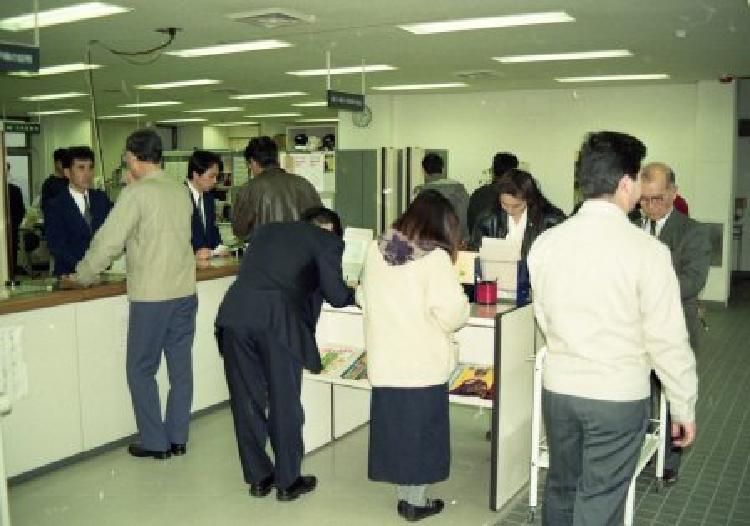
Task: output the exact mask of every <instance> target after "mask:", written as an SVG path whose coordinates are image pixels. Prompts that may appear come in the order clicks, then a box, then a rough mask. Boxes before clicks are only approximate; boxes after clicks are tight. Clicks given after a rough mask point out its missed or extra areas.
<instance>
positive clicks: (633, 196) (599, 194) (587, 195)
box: [576, 131, 646, 213]
mask: <svg viewBox="0 0 750 526" xmlns="http://www.w3.org/2000/svg"><path fill="white" fill-rule="evenodd" d="M645 156H646V146H644V144H643V143H642V142H641V141H639V140H638V139H636V138H635V137H633V136H632V135H628V134H626V133H619V132H611V131H602V132H596V133H591V134H589V135H588V136H587V137H586V139H585V140H584V142H583V145H582V146H581V153H580V155H579V157H578V163H577V166H576V180H577V181H578V186H579V188H580V189H581V193H582V194H583V197H584V199H605V200H608V201H611V202H613V203H615V204H616V205H617V206H619V207H620V208H621V209H622V210H623V211H624V212H626V213H627V212H629V211H631V210H632V209H633V208H634V207H635V204H636V203H637V202H638V199H639V198H640V196H641V195H640V181H639V179H638V173H639V171H640V169H641V161H642V160H643V158H644V157H645Z"/></svg>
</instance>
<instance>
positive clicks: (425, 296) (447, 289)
mask: <svg viewBox="0 0 750 526" xmlns="http://www.w3.org/2000/svg"><path fill="white" fill-rule="evenodd" d="M357 303H358V304H359V305H360V306H361V307H362V309H363V312H364V325H365V348H366V349H367V375H368V377H369V379H370V383H371V384H372V385H373V386H389V387H426V386H431V385H440V384H443V383H445V382H446V381H447V380H448V377H449V376H450V374H451V372H452V371H453V368H454V367H455V365H456V356H455V351H454V344H453V340H452V335H453V333H454V332H455V331H457V330H458V329H460V328H461V327H462V326H463V325H464V324H465V323H466V321H467V320H468V319H469V302H468V300H467V298H466V295H465V294H464V292H463V289H462V288H461V285H460V283H459V281H458V274H457V272H456V270H455V268H454V266H453V264H452V263H451V259H450V257H449V256H448V254H447V253H446V252H445V251H444V250H442V249H435V250H433V251H432V252H430V253H429V254H427V255H426V256H424V257H422V258H421V259H417V260H415V261H410V262H408V263H406V264H404V265H394V266H392V265H389V264H388V263H386V261H385V260H384V259H383V256H382V254H381V253H380V250H379V249H378V244H377V241H374V242H373V243H372V244H371V245H370V246H369V248H368V251H367V256H366V259H365V265H364V270H363V274H362V282H361V284H360V286H359V287H358V288H357Z"/></svg>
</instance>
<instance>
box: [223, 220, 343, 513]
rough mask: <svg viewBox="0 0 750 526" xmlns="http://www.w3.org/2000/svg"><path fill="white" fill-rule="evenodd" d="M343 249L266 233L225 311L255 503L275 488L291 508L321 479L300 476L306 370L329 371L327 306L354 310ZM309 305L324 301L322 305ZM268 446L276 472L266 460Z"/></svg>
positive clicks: (319, 234)
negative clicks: (323, 333) (322, 319)
mask: <svg viewBox="0 0 750 526" xmlns="http://www.w3.org/2000/svg"><path fill="white" fill-rule="evenodd" d="M322 210H325V211H326V212H328V213H331V212H330V211H328V210H326V209H322ZM309 219H310V220H311V221H312V222H313V223H321V221H318V220H317V218H316V217H310V218H309ZM328 222H329V221H322V223H328ZM343 250H344V244H343V242H342V240H341V238H340V237H338V236H337V235H336V234H334V233H332V232H328V231H326V230H324V229H323V228H320V227H318V226H316V225H315V224H312V223H310V222H305V221H299V222H285V223H268V224H266V225H262V226H260V227H258V228H257V229H255V230H254V231H253V234H252V236H251V238H250V241H249V245H248V248H247V252H246V254H245V257H244V259H243V260H242V264H241V266H240V270H239V273H238V275H237V280H236V281H235V282H234V283H233V284H232V286H231V287H230V288H229V290H228V291H227V294H226V296H225V297H224V300H223V301H222V304H221V306H220V307H219V314H218V316H217V318H216V326H217V336H218V338H219V348H220V349H221V351H222V353H223V355H224V369H225V372H226V377H227V384H228V386H229V394H230V402H231V407H232V415H233V417H234V427H235V433H236V436H237V446H238V448H239V454H240V461H241V463H242V469H243V473H244V476H245V481H246V482H247V483H248V484H250V494H251V495H253V496H255V497H264V496H266V495H268V493H269V492H270V491H271V489H272V487H273V486H276V488H277V494H276V497H277V499H278V500H281V501H290V500H294V499H296V498H297V497H299V496H300V495H301V494H303V493H307V492H309V491H312V490H313V489H314V488H315V485H316V483H317V481H316V478H315V477H314V476H300V467H301V463H302V455H303V453H304V447H303V443H302V424H303V421H304V414H303V410H302V403H301V402H300V390H301V387H302V368H303V367H304V368H305V369H308V370H309V371H311V372H313V373H318V372H320V370H321V363H320V354H319V352H318V347H317V345H316V342H315V325H316V322H317V314H318V312H319V308H320V301H321V300H322V299H325V300H326V301H327V302H328V303H330V304H331V305H332V306H334V307H343V306H346V305H350V304H352V303H353V301H354V298H353V295H354V294H353V291H352V289H350V288H349V287H347V286H346V284H345V283H344V281H343V278H342V273H341V256H342V254H343ZM311 298H320V299H318V300H317V305H313V303H316V302H314V301H312V300H311ZM266 409H267V410H268V411H267V413H266ZM266 415H267V416H266ZM267 437H270V439H271V447H272V448H273V451H274V457H275V465H274V463H273V462H272V461H271V459H270V458H269V457H268V455H267V454H266V451H265V444H266V438H267Z"/></svg>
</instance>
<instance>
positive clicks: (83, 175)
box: [63, 146, 94, 192]
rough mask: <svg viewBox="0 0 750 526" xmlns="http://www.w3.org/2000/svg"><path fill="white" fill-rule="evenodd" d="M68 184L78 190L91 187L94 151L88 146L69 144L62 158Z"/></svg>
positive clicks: (84, 190) (81, 190) (85, 189)
mask: <svg viewBox="0 0 750 526" xmlns="http://www.w3.org/2000/svg"><path fill="white" fill-rule="evenodd" d="M63 170H64V172H65V177H67V178H68V184H69V185H70V186H71V187H72V188H73V189H74V190H77V191H78V192H86V191H87V190H88V189H89V188H91V181H92V180H93V178H94V152H93V150H92V149H91V148H89V147H88V146H71V147H70V148H68V153H67V155H66V156H65V158H64V159H63Z"/></svg>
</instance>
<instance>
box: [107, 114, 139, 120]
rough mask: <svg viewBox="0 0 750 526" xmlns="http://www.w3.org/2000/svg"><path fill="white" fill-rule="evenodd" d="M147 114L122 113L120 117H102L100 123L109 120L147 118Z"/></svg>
mask: <svg viewBox="0 0 750 526" xmlns="http://www.w3.org/2000/svg"><path fill="white" fill-rule="evenodd" d="M145 116H146V114H145V113H122V114H120V115H102V116H101V117H99V120H100V121H104V120H109V119H135V118H137V117H145Z"/></svg>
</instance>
